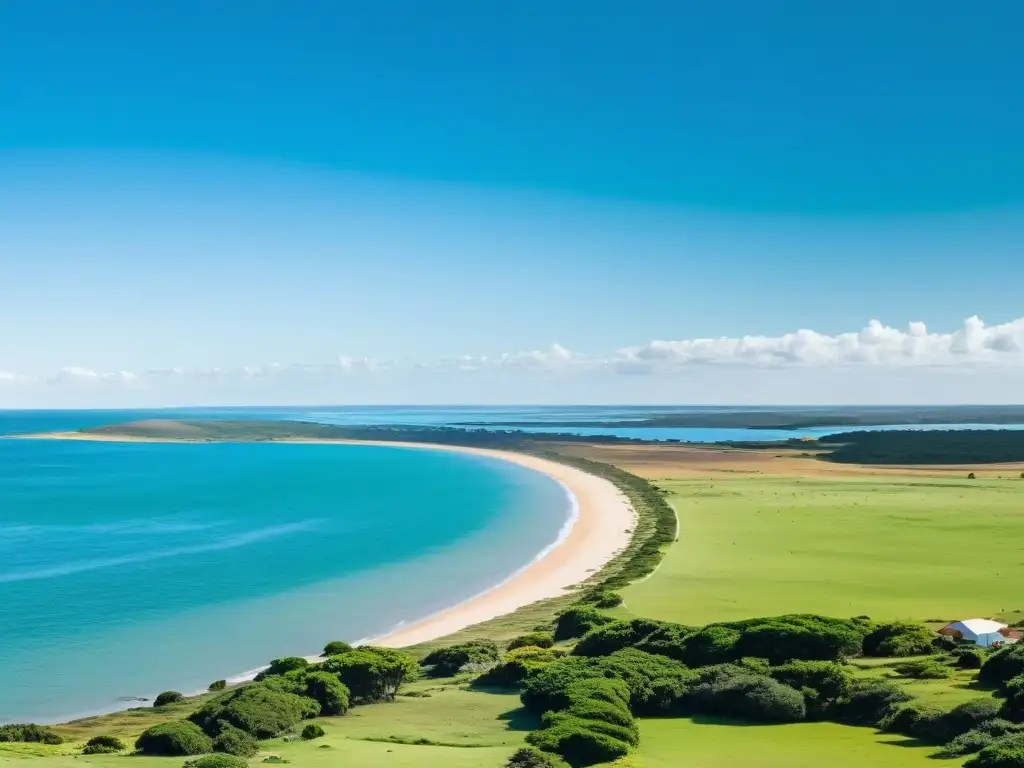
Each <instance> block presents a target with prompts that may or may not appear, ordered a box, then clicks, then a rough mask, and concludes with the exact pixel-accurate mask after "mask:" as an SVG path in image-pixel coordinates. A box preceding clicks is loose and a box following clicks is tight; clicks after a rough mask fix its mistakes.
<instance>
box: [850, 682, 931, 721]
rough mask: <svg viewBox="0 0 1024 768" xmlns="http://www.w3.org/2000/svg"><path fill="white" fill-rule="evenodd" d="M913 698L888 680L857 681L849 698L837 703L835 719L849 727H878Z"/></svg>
mask: <svg viewBox="0 0 1024 768" xmlns="http://www.w3.org/2000/svg"><path fill="white" fill-rule="evenodd" d="M911 698H912V697H911V696H910V694H909V693H907V692H906V691H905V690H903V688H901V687H900V686H898V685H896V684H895V683H892V682H889V681H888V680H866V681H857V682H855V683H854V684H853V688H852V690H851V691H850V694H849V696H847V697H845V698H843V699H841V700H840V701H838V702H837V703H836V707H835V708H834V712H835V718H836V720H838V721H839V722H841V723H847V724H849V725H876V724H878V722H879V721H880V720H882V718H884V717H885V716H886V715H888V714H889V713H890V712H892V711H893V710H894V709H895V708H896V707H898V706H899V705H900V704H903V703H904V702H907V701H910V699H911Z"/></svg>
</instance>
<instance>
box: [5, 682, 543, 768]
mask: <svg viewBox="0 0 1024 768" xmlns="http://www.w3.org/2000/svg"><path fill="white" fill-rule="evenodd" d="M406 692H413V693H418V694H429V696H423V695H420V696H408V695H405V696H399V697H398V699H397V701H395V702H392V703H386V704H370V705H367V706H361V707H355V708H354V709H352V711H351V712H349V713H348V714H347V715H345V716H344V717H334V718H330V717H328V718H318V719H317V720H315V721H312V722H316V723H318V724H320V725H321V726H322V727H323V728H324V730H325V731H327V735H326V736H325V737H323V738H321V739H317V740H315V741H310V742H304V741H295V742H285V741H283V740H282V739H275V740H272V741H266V742H261V745H260V746H261V753H260V755H259V757H256V758H253V759H252V760H251V761H250V763H251V764H252V765H254V766H256V765H261V760H262V759H263V758H264V757H266V756H267V755H279V756H280V757H282V758H285V759H287V760H289V761H290V763H291V764H292V765H294V766H297V767H300V766H310V767H311V768H318V767H319V766H325V768H326V766H352V767H353V768H363V767H364V766H365V767H366V768H369V767H370V766H374V767H376V766H381V768H391V766H394V768H426V767H427V766H452V768H480V767H481V766H493V767H494V768H498V767H499V766H501V765H503V764H504V763H505V761H506V760H507V759H508V757H509V755H511V754H512V752H514V751H515V750H516V748H518V747H519V746H521V745H522V743H523V739H524V737H525V736H526V733H527V732H528V731H529V730H531V729H533V728H536V727H537V723H536V721H535V719H534V718H532V717H530V716H529V715H526V714H525V713H524V712H523V711H522V710H520V709H519V696H518V695H516V694H495V693H482V692H471V691H468V690H465V689H464V688H463V687H462V684H458V683H451V682H447V681H446V683H444V684H439V683H437V682H435V681H429V680H423V681H420V682H417V683H413V684H412V685H409V686H408V687H407V689H406ZM187 708H188V709H192V707H191V706H189V707H187ZM150 711H151V710H150ZM160 719H166V718H165V717H162V718H160ZM99 722H101V723H103V724H104V725H108V726H109V725H110V724H111V723H114V722H117V721H114V720H111V719H110V718H103V719H101V720H100V721H99ZM148 724H150V723H146V724H145V725H141V726H140V725H138V724H136V725H135V726H134V727H132V726H131V725H130V724H129V725H128V726H127V727H123V726H122V727H118V726H114V727H105V728H89V729H84V730H83V731H82V733H83V737H82V739H81V741H79V742H78V743H77V744H76V743H67V744H62V745H60V746H57V747H43V746H39V745H28V744H0V766H3V768H13V767H14V766H22V767H23V768H26V767H27V766H33V768H65V766H79V767H80V768H82V767H84V766H95V767H96V768H178V766H180V765H181V764H182V762H183V760H182V759H174V758H160V757H137V756H128V755H94V756H76V753H77V752H78V751H80V749H81V746H82V742H84V741H85V740H86V738H87V736H86V735H85V734H88V735H92V734H93V733H100V732H102V733H113V732H116V733H120V734H121V735H122V738H124V739H125V741H129V742H130V741H131V740H133V737H134V736H136V735H138V733H139V732H140V731H141V730H143V729H144V728H145V727H146V725H148ZM65 732H66V731H65ZM417 741H419V742H424V743H418V744H417V743H414V742H417ZM25 756H39V757H36V759H33V760H32V761H31V762H29V763H26V762H25V760H24V759H23V757H25Z"/></svg>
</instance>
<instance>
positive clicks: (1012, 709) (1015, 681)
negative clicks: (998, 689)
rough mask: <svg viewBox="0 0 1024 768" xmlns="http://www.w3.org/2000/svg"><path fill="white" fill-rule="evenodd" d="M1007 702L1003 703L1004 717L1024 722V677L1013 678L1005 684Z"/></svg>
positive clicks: (1004, 691) (1004, 690)
mask: <svg viewBox="0 0 1024 768" xmlns="http://www.w3.org/2000/svg"><path fill="white" fill-rule="evenodd" d="M1003 693H1004V694H1005V696H1006V700H1005V701H1004V702H1003V707H1002V716H1003V717H1005V718H1006V719H1008V720H1014V721H1017V722H1019V721H1021V720H1024V675H1017V676H1016V677H1011V678H1010V679H1009V680H1008V681H1006V683H1004V684H1003Z"/></svg>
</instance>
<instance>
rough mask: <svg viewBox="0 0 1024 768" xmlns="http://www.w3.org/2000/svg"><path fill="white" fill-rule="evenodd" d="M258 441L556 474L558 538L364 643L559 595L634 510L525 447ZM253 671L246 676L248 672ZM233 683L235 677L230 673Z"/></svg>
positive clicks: (447, 631)
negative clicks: (388, 451) (457, 457)
mask: <svg viewBox="0 0 1024 768" xmlns="http://www.w3.org/2000/svg"><path fill="white" fill-rule="evenodd" d="M8 437H13V438H16V439H34V440H40V439H41V440H82V441H89V442H117V443H133V442H137V443H205V442H232V441H209V440H190V439H188V438H184V439H176V438H160V437H155V438H154V437H137V436H132V435H124V436H121V435H105V434H104V435H96V434H89V433H84V432H56V433H47V434H34V435H10V436H8ZM259 442H263V443H293V444H294V443H301V444H316V445H362V446H376V447H385V448H386V447H391V448H403V449H411V450H438V451H449V452H455V453H464V454H469V455H474V456H483V457H488V458H492V459H497V460H500V461H507V462H510V463H512V464H516V465H518V466H521V467H524V468H526V469H530V470H533V471H535V472H540V473H541V474H544V475H547V476H548V477H550V478H551V479H553V480H555V482H557V483H558V484H559V485H561V486H562V488H563V489H564V490H565V491H566V493H567V495H568V496H569V499H570V504H571V505H572V509H571V512H570V517H569V519H568V520H567V521H566V524H565V525H564V526H563V527H562V529H561V530H560V531H559V534H558V537H557V538H556V539H555V541H553V542H551V543H550V544H548V545H547V546H545V547H544V549H542V550H541V551H540V552H538V553H537V555H536V556H535V557H534V559H533V560H531V561H530V562H529V563H526V564H525V565H524V566H522V567H521V568H520V569H518V570H517V571H515V572H514V573H512V574H511V575H510V576H508V577H507V578H505V579H504V580H503V581H501V582H500V583H498V584H495V585H493V586H491V587H489V588H487V589H485V590H483V591H481V592H480V593H478V594H477V595H474V596H473V597H470V598H468V599H466V600H463V601H462V602H460V603H457V604H455V605H451V606H449V607H447V608H444V609H442V610H440V611H437V612H435V613H434V614H432V615H430V616H426V617H424V618H422V619H418V620H416V621H413V622H411V623H409V624H408V625H401V626H398V627H395V628H393V629H392V630H389V631H388V632H386V633H385V634H383V635H378V636H375V637H372V638H371V639H369V640H368V641H366V643H364V644H372V645H381V646H384V647H389V648H403V647H407V646H412V645H418V644H420V643H425V642H429V641H432V640H436V639H438V638H441V637H445V636H447V635H451V634H454V633H455V632H458V631H459V630H462V629H465V628H466V627H470V626H473V625H476V624H480V623H482V622H485V621H488V620H490V619H493V618H496V617H498V616H504V615H506V614H509V613H512V612H514V611H516V610H518V609H519V608H522V607H524V606H526V605H531V604H533V603H536V602H538V601H541V600H545V599H548V598H552V597H558V596H561V595H563V594H565V592H566V590H568V589H570V588H572V587H574V586H577V585H578V584H580V583H581V582H584V581H586V580H587V579H589V578H590V577H591V576H593V575H594V573H596V572H597V571H599V570H600V569H601V568H602V567H604V566H605V565H606V564H607V563H608V562H610V561H611V560H612V559H614V558H615V557H616V555H618V554H619V553H620V552H622V550H624V549H625V548H626V547H627V546H629V543H630V541H631V539H632V534H633V530H634V528H635V526H636V523H637V514H636V511H635V510H634V509H633V506H632V505H631V504H630V502H629V500H628V499H627V498H626V496H625V494H623V492H622V491H620V490H619V489H618V488H617V487H616V486H615V485H614V484H613V483H611V482H610V481H608V480H605V479H604V478H600V477H597V476H596V475H591V474H589V473H587V472H584V471H583V470H581V469H578V468H576V467H573V466H569V465H567V464H561V463H559V462H556V461H553V460H551V459H544V458H541V457H539V456H534V455H531V454H526V453H518V452H515V451H507V450H496V449H490V448H474V447H468V446H453V445H438V444H432V443H409V442H388V441H370V440H340V439H339V440H330V439H309V438H283V439H280V440H261V441H259ZM257 672H258V670H252V671H250V672H249V673H248V674H247V673H244V672H243V673H242V674H243V675H246V676H255V675H256V674H257ZM231 679H232V680H233V681H238V682H242V681H243V678H241V677H238V676H235V677H233V678H231Z"/></svg>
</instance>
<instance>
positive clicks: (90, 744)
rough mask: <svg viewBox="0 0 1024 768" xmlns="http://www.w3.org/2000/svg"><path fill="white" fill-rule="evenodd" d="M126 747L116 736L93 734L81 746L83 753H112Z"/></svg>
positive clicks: (121, 750)
mask: <svg viewBox="0 0 1024 768" xmlns="http://www.w3.org/2000/svg"><path fill="white" fill-rule="evenodd" d="M127 748H128V747H127V746H126V745H125V743H124V742H123V741H121V740H120V739H119V738H117V736H93V737H92V738H91V739H89V740H88V741H87V742H85V746H84V747H82V754H83V755H112V754H114V753H115V752H123V751H124V750H125V749H127Z"/></svg>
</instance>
